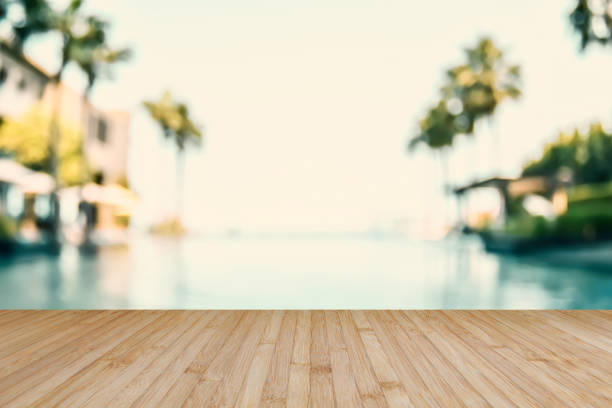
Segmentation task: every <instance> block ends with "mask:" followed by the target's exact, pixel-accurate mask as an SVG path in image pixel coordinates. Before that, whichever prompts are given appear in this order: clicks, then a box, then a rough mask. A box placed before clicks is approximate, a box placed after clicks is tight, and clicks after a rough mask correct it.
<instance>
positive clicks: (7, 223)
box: [0, 214, 17, 242]
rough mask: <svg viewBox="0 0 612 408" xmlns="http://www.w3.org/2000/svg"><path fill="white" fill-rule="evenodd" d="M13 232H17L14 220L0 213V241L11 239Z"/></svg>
mask: <svg viewBox="0 0 612 408" xmlns="http://www.w3.org/2000/svg"><path fill="white" fill-rule="evenodd" d="M15 234H17V225H16V224H15V221H13V220H12V219H10V218H9V217H7V216H5V215H2V214H0V242H1V241H7V240H10V239H12V238H13V237H14V236H15Z"/></svg>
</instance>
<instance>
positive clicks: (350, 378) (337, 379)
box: [325, 310, 363, 408]
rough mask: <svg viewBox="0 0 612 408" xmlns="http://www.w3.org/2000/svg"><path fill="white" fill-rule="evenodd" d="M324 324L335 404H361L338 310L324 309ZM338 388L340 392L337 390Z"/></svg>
mask: <svg viewBox="0 0 612 408" xmlns="http://www.w3.org/2000/svg"><path fill="white" fill-rule="evenodd" d="M325 324H326V325H327V340H328V342H329V354H330V361H331V370H332V379H333V381H334V390H335V391H336V392H335V396H336V405H337V406H338V407H340V408H342V407H360V406H363V403H362V401H361V398H360V396H359V391H358V390H357V384H356V383H355V373H354V372H353V371H352V370H351V362H350V360H349V355H348V353H347V351H346V345H345V344H344V337H343V335H342V328H341V327H340V319H339V318H338V312H336V311H333V310H326V311H325ZM340 390H341V391H342V392H339V391H340Z"/></svg>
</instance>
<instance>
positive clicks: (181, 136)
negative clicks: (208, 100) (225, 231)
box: [143, 91, 202, 220]
mask: <svg viewBox="0 0 612 408" xmlns="http://www.w3.org/2000/svg"><path fill="white" fill-rule="evenodd" d="M143 105H144V107H145V108H146V109H147V111H148V112H149V114H150V115H151V117H152V118H153V120H155V121H156V122H157V124H158V125H159V127H160V128H161V130H162V133H163V135H164V137H165V138H166V139H171V140H172V142H174V144H175V145H176V152H177V171H176V185H177V194H176V218H177V220H178V219H179V218H180V213H181V210H182V208H181V207H182V202H181V199H182V195H183V177H184V168H183V167H184V155H185V149H186V147H187V146H188V145H194V146H200V145H201V144H202V132H201V131H200V129H198V127H197V126H196V125H195V124H194V122H193V121H192V119H191V118H190V115H189V109H188V107H187V105H186V104H184V103H181V102H175V101H173V100H172V97H171V95H170V92H168V91H166V92H164V94H163V95H162V97H161V99H160V100H159V101H144V102H143Z"/></svg>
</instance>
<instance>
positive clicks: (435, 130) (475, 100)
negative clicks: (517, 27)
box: [409, 37, 521, 149]
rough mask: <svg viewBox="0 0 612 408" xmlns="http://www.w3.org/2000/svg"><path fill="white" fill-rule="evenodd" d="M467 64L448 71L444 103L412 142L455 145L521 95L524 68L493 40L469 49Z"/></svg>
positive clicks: (423, 123)
mask: <svg viewBox="0 0 612 408" xmlns="http://www.w3.org/2000/svg"><path fill="white" fill-rule="evenodd" d="M465 59H466V61H465V62H464V63H463V64H460V65H457V66H455V67H453V68H451V69H449V70H448V71H447V72H446V83H445V84H444V86H443V87H442V89H441V90H440V94H441V96H440V101H439V102H438V103H437V104H436V105H435V106H434V107H433V108H431V109H429V111H428V112H427V114H426V115H425V117H424V118H423V119H422V120H421V121H420V122H419V133H418V134H417V135H416V136H415V137H414V138H413V139H412V140H411V141H410V144H409V147H410V148H411V149H413V148H415V147H416V146H418V145H419V144H421V143H424V144H425V145H427V146H428V147H430V148H432V149H439V148H442V147H446V146H452V144H453V141H454V139H455V137H456V136H457V135H459V134H466V135H471V134H473V132H474V124H475V123H476V122H477V121H478V120H480V119H481V118H484V117H490V116H492V115H493V114H494V113H495V111H496V109H497V107H498V106H499V104H500V103H501V102H502V101H504V100H506V99H516V98H518V97H519V96H520V94H521V91H520V69H519V67H518V66H517V65H510V64H508V63H507V62H506V61H505V58H504V55H503V52H502V51H501V50H500V49H499V48H497V47H496V46H495V44H494V43H493V41H492V40H491V39H490V38H487V37H484V38H481V39H480V40H479V41H478V42H477V44H476V45H475V46H474V47H473V48H467V49H466V50H465Z"/></svg>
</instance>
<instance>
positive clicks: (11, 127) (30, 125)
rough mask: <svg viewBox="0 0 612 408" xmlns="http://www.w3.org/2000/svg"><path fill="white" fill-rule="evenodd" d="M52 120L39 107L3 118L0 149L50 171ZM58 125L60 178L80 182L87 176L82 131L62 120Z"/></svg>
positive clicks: (38, 168)
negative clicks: (15, 115)
mask: <svg viewBox="0 0 612 408" xmlns="http://www.w3.org/2000/svg"><path fill="white" fill-rule="evenodd" d="M51 120H52V118H51V115H50V114H48V113H47V112H46V111H45V110H44V109H42V108H40V107H35V108H33V109H32V110H30V111H29V112H28V113H26V114H25V115H24V116H23V117H21V118H19V119H6V120H5V122H4V123H3V124H2V126H0V149H1V150H3V151H5V152H7V153H10V154H12V155H13V156H14V157H15V159H16V160H17V161H18V162H19V163H21V164H23V165H24V166H26V167H29V168H31V169H33V170H38V171H49V170H50V165H51V163H50V160H51V155H50V150H51V149H50V137H49V129H50V124H51ZM59 129H60V135H61V136H60V140H59V143H58V158H59V164H58V178H59V181H60V183H62V184H64V185H69V186H70V185H78V184H82V183H84V182H86V181H88V179H89V171H88V168H87V163H86V161H85V157H84V155H83V138H82V135H81V133H80V132H79V131H78V130H76V129H74V128H72V127H70V126H68V125H66V124H63V123H60V125H59Z"/></svg>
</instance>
